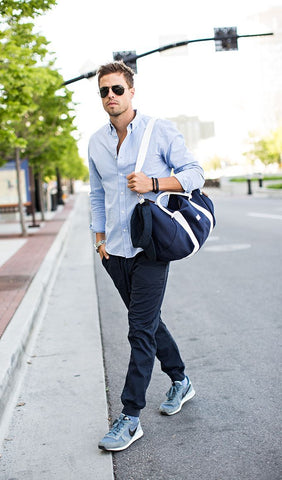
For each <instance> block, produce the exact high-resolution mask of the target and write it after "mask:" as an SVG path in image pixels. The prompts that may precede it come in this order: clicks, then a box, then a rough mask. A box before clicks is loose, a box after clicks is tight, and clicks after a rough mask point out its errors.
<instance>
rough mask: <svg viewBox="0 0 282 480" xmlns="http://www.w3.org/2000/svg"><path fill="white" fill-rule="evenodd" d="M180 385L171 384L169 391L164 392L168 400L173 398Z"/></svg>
mask: <svg viewBox="0 0 282 480" xmlns="http://www.w3.org/2000/svg"><path fill="white" fill-rule="evenodd" d="M180 387H181V385H172V386H171V387H170V389H169V391H168V392H167V394H166V396H167V398H168V400H173V399H174V397H175V395H176V394H177V392H178V390H179V388H180Z"/></svg>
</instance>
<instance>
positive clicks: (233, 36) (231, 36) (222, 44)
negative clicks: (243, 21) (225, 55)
mask: <svg viewBox="0 0 282 480" xmlns="http://www.w3.org/2000/svg"><path fill="white" fill-rule="evenodd" d="M237 38H238V35H237V27H224V28H214V39H215V51H216V52H222V51H229V50H238V43H237Z"/></svg>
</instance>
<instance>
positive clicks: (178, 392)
mask: <svg viewBox="0 0 282 480" xmlns="http://www.w3.org/2000/svg"><path fill="white" fill-rule="evenodd" d="M186 378H187V380H188V384H187V385H186V387H183V385H182V382H178V381H176V382H173V383H172V386H171V387H170V389H169V391H168V392H167V394H166V396H167V400H165V401H164V402H163V403H162V404H161V406H160V412H161V413H162V414H163V415H174V414H175V413H178V412H180V410H181V408H182V405H183V404H184V403H185V402H187V401H188V400H190V399H191V398H193V397H194V395H195V390H194V388H193V386H192V383H191V382H190V380H189V379H188V377H186Z"/></svg>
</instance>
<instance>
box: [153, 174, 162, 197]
mask: <svg viewBox="0 0 282 480" xmlns="http://www.w3.org/2000/svg"><path fill="white" fill-rule="evenodd" d="M152 182H153V192H154V193H159V191H160V190H159V180H158V179H157V178H154V177H152Z"/></svg>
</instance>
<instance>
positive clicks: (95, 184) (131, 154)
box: [89, 112, 204, 258]
mask: <svg viewBox="0 0 282 480" xmlns="http://www.w3.org/2000/svg"><path fill="white" fill-rule="evenodd" d="M149 119H150V117H148V116H145V115H141V114H140V113H138V112H137V113H136V116H135V118H134V119H133V121H132V122H131V123H130V124H129V125H128V127H127V136H126V138H125V139H124V141H123V142H122V144H121V146H120V149H119V153H118V154H117V145H118V141H119V139H118V136H117V132H116V130H115V128H114V126H113V125H112V124H111V123H110V124H107V125H105V126H103V127H102V128H101V129H100V130H98V131H97V132H96V133H94V135H92V137H91V138H90V142H89V173H90V204H91V214H92V224H91V225H90V227H91V229H92V230H93V232H105V234H106V250H107V252H108V253H109V254H111V255H118V256H121V257H127V258H131V257H134V256H135V255H136V254H137V253H138V252H139V251H141V249H137V248H134V247H133V245H132V242H131V236H130V219H131V215H132V212H133V209H134V207H135V205H136V204H137V203H138V197H137V194H136V193H135V192H132V191H131V190H129V188H128V187H127V179H126V176H127V175H128V174H129V173H132V172H133V171H134V169H135V164H136V160H137V156H138V151H139V147H140V144H141V140H142V137H143V134H144V131H145V128H146V125H147V123H148V121H149ZM172 170H173V172H174V175H175V176H176V178H177V179H178V181H179V182H180V184H181V185H182V187H183V189H184V191H186V192H190V191H192V190H194V189H196V188H201V187H202V186H203V184H204V177H203V170H202V168H201V167H200V165H199V163H198V162H197V161H196V160H195V159H194V158H193V156H192V154H191V153H190V152H189V151H188V150H187V148H186V146H185V143H184V138H183V136H182V135H181V134H180V133H179V131H178V130H177V129H176V128H175V126H174V124H173V123H171V122H170V121H168V120H161V119H157V121H156V123H155V125H154V128H153V132H152V136H151V139H150V143H149V147H148V150H147V155H146V159H145V162H144V165H143V168H142V171H143V172H144V173H145V175H147V176H149V177H157V178H163V177H169V176H170V175H171V172H172ZM145 197H146V198H149V199H151V200H155V198H156V194H154V193H153V192H149V193H146V194H145Z"/></svg>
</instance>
